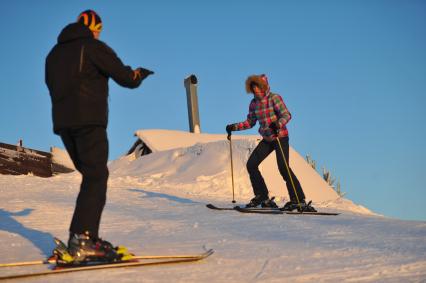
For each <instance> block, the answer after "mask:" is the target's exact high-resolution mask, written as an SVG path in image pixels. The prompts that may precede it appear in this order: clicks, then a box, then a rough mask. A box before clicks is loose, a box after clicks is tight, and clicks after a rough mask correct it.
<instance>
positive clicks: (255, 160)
mask: <svg viewBox="0 0 426 283" xmlns="http://www.w3.org/2000/svg"><path fill="white" fill-rule="evenodd" d="M280 143H281V146H282V149H283V151H284V155H285V159H286V162H287V165H288V167H287V166H286V164H285V162H284V159H283V155H282V153H281V149H280V147H279V145H278V142H277V140H274V141H266V140H264V139H263V140H262V141H261V142H260V143H259V144H258V145H257V147H256V148H255V149H254V151H253V152H252V154H251V155H250V157H249V159H248V161H247V171H248V173H249V175H250V181H251V184H252V187H253V192H254V195H255V196H260V197H261V198H262V199H266V198H268V197H269V192H268V188H267V187H266V184H265V180H264V179H263V177H262V174H261V173H260V171H259V165H260V163H262V161H263V160H264V159H265V158H266V157H268V155H269V154H270V153H271V152H272V151H274V150H275V154H276V156H277V164H278V170H279V171H280V174H281V176H282V177H283V179H284V181H285V182H286V186H287V190H288V195H289V196H290V200H292V201H294V202H297V198H296V194H295V191H296V192H297V197H298V198H299V201H302V200H304V199H305V194H304V193H303V189H302V186H301V185H300V183H299V180H298V179H297V177H296V175H295V174H294V173H293V170H291V168H290V165H289V164H290V163H289V143H288V137H283V138H280ZM289 172H290V174H291V179H290V175H289ZM292 181H293V182H292ZM293 184H294V188H293Z"/></svg>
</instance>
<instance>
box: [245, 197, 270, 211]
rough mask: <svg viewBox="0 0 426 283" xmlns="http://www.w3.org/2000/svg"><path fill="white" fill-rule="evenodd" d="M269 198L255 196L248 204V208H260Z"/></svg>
mask: <svg viewBox="0 0 426 283" xmlns="http://www.w3.org/2000/svg"><path fill="white" fill-rule="evenodd" d="M267 199H268V197H266V198H265V197H262V196H260V195H257V196H255V197H254V198H252V199H251V200H250V202H249V203H248V204H246V208H254V207H257V206H259V205H260V204H261V203H262V202H263V201H265V200H267Z"/></svg>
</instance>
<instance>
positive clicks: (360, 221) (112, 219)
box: [0, 139, 426, 282]
mask: <svg viewBox="0 0 426 283" xmlns="http://www.w3.org/2000/svg"><path fill="white" fill-rule="evenodd" d="M234 145H235V150H234V154H235V156H234V158H235V160H236V161H235V164H234V165H235V171H236V176H235V177H236V180H235V181H236V200H237V203H245V202H247V201H248V200H249V199H250V198H251V188H250V186H249V181H248V177H247V174H246V173H245V171H244V162H245V160H246V158H247V157H248V152H249V150H248V149H250V148H252V147H253V146H254V145H255V144H254V143H253V141H250V140H246V139H243V140H241V141H235V142H234ZM228 149H229V144H228V143H227V142H226V141H223V140H222V141H211V142H207V141H203V143H195V144H192V145H189V146H187V147H183V148H168V149H165V150H156V151H154V152H153V153H152V154H150V155H147V156H144V157H142V158H138V159H135V158H134V157H133V156H128V157H123V158H121V159H119V160H116V161H113V162H112V163H111V164H110V171H111V177H110V180H109V192H108V203H107V205H106V208H105V211H104V215H103V219H102V225H101V236H102V237H104V238H106V239H108V240H110V241H112V242H113V243H117V244H121V245H125V246H127V247H128V248H129V249H131V250H132V251H134V252H135V253H137V254H141V255H148V254H174V253H179V254H182V253H183V254H188V253H198V252H201V251H203V250H204V249H209V248H213V249H214V250H215V253H214V254H213V255H212V256H211V257H209V258H208V259H206V260H204V261H201V262H198V263H188V264H180V265H167V266H152V267H140V268H128V269H115V270H104V271H88V272H79V273H73V274H64V275H55V276H51V277H40V278H32V279H25V280H17V281H19V282H57V281H58V280H61V281H62V280H66V282H82V281H83V280H84V281H85V282H342V281H343V282H426V222H420V221H402V220H397V219H390V218H386V217H382V216H379V215H376V214H374V213H373V212H371V211H369V210H368V209H366V208H364V207H361V206H358V205H356V204H354V203H352V202H351V201H350V200H347V199H341V198H337V197H333V195H332V192H328V191H326V189H324V190H322V191H319V192H315V190H314V189H308V188H306V190H305V191H306V193H307V195H308V198H309V199H313V200H314V204H315V206H316V207H317V208H318V209H319V210H321V211H338V212H341V213H342V214H341V215H339V216H291V215H255V214H241V213H238V212H234V211H213V210H210V209H207V208H206V207H205V205H206V204H207V203H214V204H217V205H221V206H231V205H232V203H231V200H232V193H231V186H230V172H229V159H228V158H229V151H227V150H228ZM292 154H293V155H294V156H296V154H297V153H295V152H294V153H292ZM292 158H293V157H292ZM294 159H297V158H296V157H294ZM302 160H303V159H302ZM293 162H294V161H293ZM292 166H294V167H297V166H302V165H300V164H299V165H298V164H292ZM265 167H266V166H265ZM302 167H303V166H302ZM269 168H270V167H268V168H263V170H265V171H268V170H269ZM272 168H273V167H272ZM296 174H297V175H300V176H301V177H303V175H304V174H308V175H309V174H310V173H306V172H304V171H299V172H296ZM303 178H304V177H303ZM271 180H272V181H271ZM273 180H274V178H273V176H271V178H270V180H269V181H268V185H270V186H273V185H274V184H275V183H274V182H273ZM301 181H302V180H301ZM79 183H80V176H79V174H78V173H71V174H63V175H59V176H56V177H53V178H47V179H46V178H39V177H35V176H4V175H0V255H1V257H0V262H1V263H3V262H13V261H22V260H25V261H28V260H37V259H40V258H44V257H46V256H48V255H49V254H50V252H51V250H52V248H53V241H52V237H53V236H57V237H60V238H62V239H67V236H68V235H67V233H68V232H67V230H68V225H69V222H70V219H71V215H72V212H73V208H74V202H75V198H76V195H77V193H78V189H79ZM302 184H303V182H302ZM307 186H308V185H307ZM271 191H272V194H273V195H277V196H278V197H279V198H280V204H283V201H285V199H286V197H287V195H286V193H285V192H284V189H283V188H282V187H280V188H275V187H274V188H271ZM324 191H325V192H324ZM325 196H326V197H325ZM45 268H46V266H34V267H14V268H1V269H0V275H7V274H14V273H19V272H22V271H25V270H32V271H36V270H41V269H45Z"/></svg>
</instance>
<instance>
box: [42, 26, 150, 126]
mask: <svg viewBox="0 0 426 283" xmlns="http://www.w3.org/2000/svg"><path fill="white" fill-rule="evenodd" d="M45 71H46V72H45V80H46V84H47V87H48V88H49V92H50V97H51V100H52V118H53V131H54V132H55V133H56V134H59V131H60V130H61V129H64V128H73V127H81V126H88V125H99V126H103V127H105V128H106V127H107V124H108V79H109V78H110V77H111V78H112V79H113V80H114V81H115V82H117V83H118V84H119V85H121V86H123V87H128V88H136V87H138V86H139V85H140V84H141V82H142V80H141V78H140V76H138V77H137V78H136V79H134V76H133V70H132V68H131V67H129V66H125V65H123V63H122V62H121V60H120V58H118V57H117V54H115V52H114V51H113V50H112V49H111V48H110V47H109V46H108V45H106V44H105V43H103V42H102V41H100V40H97V39H95V38H94V37H93V34H92V32H91V31H90V30H89V29H88V28H87V27H86V26H85V25H83V24H81V23H73V24H69V25H68V26H66V27H65V28H64V29H63V30H62V32H61V33H60V34H59V37H58V43H57V44H56V45H55V46H54V47H53V48H52V50H51V51H50V53H49V55H48V56H47V58H46V69H45Z"/></svg>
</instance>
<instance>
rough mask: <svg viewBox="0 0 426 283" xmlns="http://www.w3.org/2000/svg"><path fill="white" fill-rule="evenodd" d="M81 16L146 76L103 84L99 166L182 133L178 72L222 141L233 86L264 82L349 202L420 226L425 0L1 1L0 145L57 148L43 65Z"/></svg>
mask: <svg viewBox="0 0 426 283" xmlns="http://www.w3.org/2000/svg"><path fill="white" fill-rule="evenodd" d="M88 8H91V9H94V10H96V11H97V12H98V13H99V14H100V15H101V17H102V19H103V23H104V25H103V26H104V30H103V32H102V34H101V40H103V41H105V42H106V43H107V44H109V45H110V46H111V47H112V48H113V49H114V50H115V51H116V52H117V53H118V55H119V56H120V58H121V59H122V60H123V62H124V63H126V64H128V65H131V66H133V67H137V66H143V67H146V68H149V69H152V70H154V71H155V72H156V74H155V75H154V76H152V77H150V78H149V79H147V80H146V81H145V82H144V83H143V85H142V87H140V88H139V89H136V90H127V89H123V88H120V87H118V86H117V85H116V84H115V83H114V82H110V100H109V102H110V124H109V127H108V133H109V139H110V159H115V158H117V157H118V156H120V155H122V154H123V153H125V152H126V151H127V150H128V149H129V148H130V146H131V145H132V143H133V142H134V140H135V139H134V137H133V133H134V131H135V130H137V129H150V128H161V129H175V130H188V116H187V109H186V96H185V89H184V85H183V79H184V78H185V77H186V76H188V75H189V74H192V73H194V74H196V75H197V77H198V79H199V85H198V91H199V104H200V118H201V128H202V131H203V132H207V133H224V128H225V126H226V124H228V123H231V122H238V121H241V120H244V119H245V117H246V114H247V109H248V104H249V101H250V99H251V97H250V96H249V95H247V94H245V92H244V81H245V79H246V77H247V76H248V75H251V74H259V73H266V74H268V76H269V82H270V84H271V88H272V91H274V92H277V93H279V94H281V95H282V96H283V98H284V100H285V102H286V104H287V106H288V108H289V109H290V112H291V113H292V115H293V119H292V121H291V122H290V124H289V131H290V143H291V145H292V146H293V147H294V148H295V149H296V150H297V151H298V152H299V153H301V154H302V155H306V154H309V155H311V156H312V157H313V159H315V160H316V162H317V164H318V167H319V168H321V167H323V166H325V167H326V168H328V169H329V170H330V171H331V172H332V174H333V175H334V176H336V177H337V178H338V179H339V180H340V182H341V185H342V190H343V191H345V192H346V193H347V197H348V198H349V199H351V200H353V201H355V202H356V203H359V204H362V205H365V206H367V207H368V208H370V209H372V210H374V211H376V212H378V213H381V214H384V215H386V216H390V217H397V218H402V219H414V220H426V206H425V204H424V202H425V201H426V188H425V181H424V173H423V170H422V168H423V167H424V162H425V160H426V150H425V147H424V144H425V142H424V140H425V138H426V135H425V129H426V128H425V123H426V112H425V110H424V108H425V106H426V52H425V50H426V2H425V1H420V0H418V1H416V0H410V1H402V0H400V1H395V0H371V1H367V0H364V1H363V0H358V1H350V0H348V1H339V0H336V1H328V0H325V1H315V0H312V1H278V0H276V1H252V0H246V1H242V0H235V1H185V0H183V1H19V0H18V1H1V2H0V9H1V11H2V17H1V18H0V31H1V35H2V44H1V45H0V59H1V62H2V63H1V65H0V98H1V111H0V141H1V142H6V143H13V144H15V143H16V142H17V141H18V140H19V139H20V138H22V139H23V140H24V145H26V146H28V147H32V148H36V149H41V150H49V147H50V146H60V147H63V146H62V143H61V141H60V139H59V138H58V137H57V136H55V135H54V134H53V133H52V122H51V114H50V108H51V104H50V99H49V96H48V91H47V88H46V86H45V84H44V60H45V57H46V55H47V53H48V52H49V50H50V49H51V48H52V47H53V45H54V44H55V42H56V38H57V36H58V34H59V32H60V31H61V29H62V28H63V27H64V26H65V25H67V24H68V23H70V22H73V21H75V19H76V17H77V15H78V14H79V13H80V12H81V11H83V10H85V9H88ZM256 132H257V127H256V129H253V130H250V131H246V132H244V134H256Z"/></svg>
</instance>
